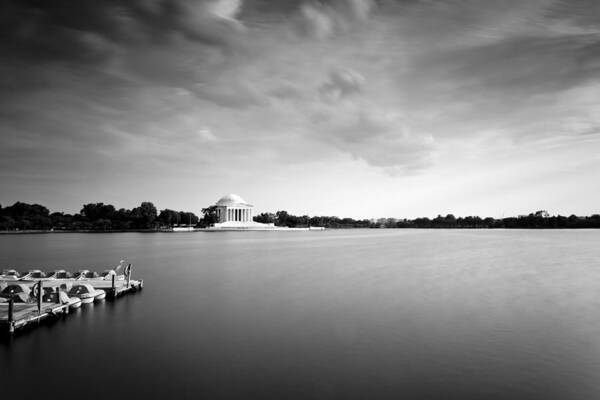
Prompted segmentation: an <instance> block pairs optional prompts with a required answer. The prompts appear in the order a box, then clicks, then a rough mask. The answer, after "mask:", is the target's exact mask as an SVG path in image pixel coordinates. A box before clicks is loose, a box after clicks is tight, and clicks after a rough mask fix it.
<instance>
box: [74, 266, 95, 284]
mask: <svg viewBox="0 0 600 400" xmlns="http://www.w3.org/2000/svg"><path fill="white" fill-rule="evenodd" d="M99 277H100V275H98V273H97V272H92V271H90V270H87V269H82V270H80V271H79V272H76V273H74V274H73V278H74V279H77V280H80V281H81V280H86V279H98V278H99Z"/></svg>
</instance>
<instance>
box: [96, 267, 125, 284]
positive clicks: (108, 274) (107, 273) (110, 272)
mask: <svg viewBox="0 0 600 400" xmlns="http://www.w3.org/2000/svg"><path fill="white" fill-rule="evenodd" d="M113 275H114V276H115V280H117V281H124V280H125V275H117V272H116V271H115V270H114V269H107V270H104V271H103V272H102V273H101V274H100V278H101V279H104V280H105V281H110V280H112V277H113Z"/></svg>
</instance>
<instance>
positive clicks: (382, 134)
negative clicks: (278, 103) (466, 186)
mask: <svg viewBox="0 0 600 400" xmlns="http://www.w3.org/2000/svg"><path fill="white" fill-rule="evenodd" d="M312 124H313V129H314V130H315V131H316V134H317V135H318V138H319V139H320V140H322V141H324V142H327V143H329V144H331V145H333V146H334V147H336V148H337V149H338V150H341V151H343V152H346V153H350V154H352V155H353V156H354V157H355V158H358V159H362V160H364V161H366V162H367V163H368V164H370V165H372V166H376V167H383V168H386V169H387V170H388V171H394V172H410V171H415V170H419V169H422V168H425V167H427V166H428V165H430V163H431V160H432V154H433V151H434V149H435V146H434V140H433V137H432V136H431V135H427V134H423V133H415V132H413V131H412V130H411V129H410V127H409V126H408V124H407V122H406V121H404V120H403V119H402V118H400V116H398V115H396V114H394V113H391V112H385V111H382V110H379V109H377V108H375V107H374V106H366V105H364V104H363V105H356V104H352V105H348V106H346V107H340V106H338V107H335V108H330V109H328V110H327V111H320V112H316V113H315V114H314V115H313V117H312Z"/></svg>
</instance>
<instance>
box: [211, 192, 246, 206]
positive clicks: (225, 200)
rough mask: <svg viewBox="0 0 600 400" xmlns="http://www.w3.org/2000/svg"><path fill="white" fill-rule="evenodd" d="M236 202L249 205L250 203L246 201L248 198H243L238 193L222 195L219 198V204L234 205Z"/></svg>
mask: <svg viewBox="0 0 600 400" xmlns="http://www.w3.org/2000/svg"><path fill="white" fill-rule="evenodd" d="M236 204H240V205H242V204H243V205H249V204H248V203H246V200H244V199H242V198H241V197H240V196H238V195H237V194H233V193H230V194H228V195H225V196H223V197H221V198H220V199H219V201H217V205H218V206H232V205H236Z"/></svg>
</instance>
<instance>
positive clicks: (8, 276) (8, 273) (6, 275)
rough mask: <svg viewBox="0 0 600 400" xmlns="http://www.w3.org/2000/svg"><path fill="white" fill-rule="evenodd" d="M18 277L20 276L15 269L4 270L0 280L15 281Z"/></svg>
mask: <svg viewBox="0 0 600 400" xmlns="http://www.w3.org/2000/svg"><path fill="white" fill-rule="evenodd" d="M20 277H21V274H19V273H18V272H17V270H16V269H5V270H4V271H2V275H0V279H3V280H5V281H17V280H19V278H20Z"/></svg>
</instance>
